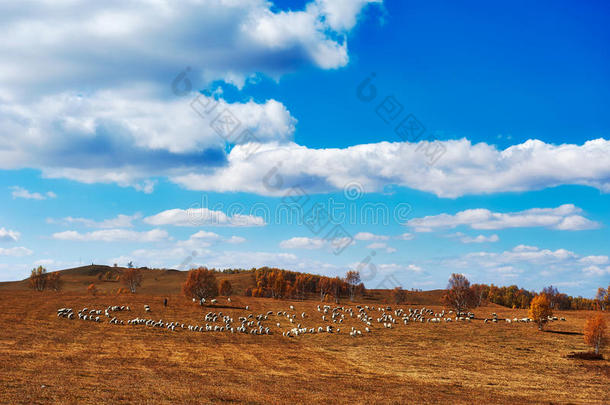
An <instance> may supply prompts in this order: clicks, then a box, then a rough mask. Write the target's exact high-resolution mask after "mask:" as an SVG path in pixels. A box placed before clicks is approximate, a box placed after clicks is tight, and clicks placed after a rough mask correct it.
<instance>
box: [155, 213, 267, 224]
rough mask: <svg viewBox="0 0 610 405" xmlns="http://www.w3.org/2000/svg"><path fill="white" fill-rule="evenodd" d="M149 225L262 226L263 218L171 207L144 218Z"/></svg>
mask: <svg viewBox="0 0 610 405" xmlns="http://www.w3.org/2000/svg"><path fill="white" fill-rule="evenodd" d="M144 222H146V223H147V224H150V225H155V226H162V225H173V226H203V225H208V226H235V227H242V226H243V227H245V226H264V225H266V223H265V220H264V218H262V217H258V216H254V215H244V214H233V215H231V216H228V215H227V214H225V213H224V212H222V211H215V210H210V209H208V208H189V209H186V210H183V209H177V208H176V209H171V210H166V211H163V212H160V213H158V214H156V215H153V216H150V217H146V218H144Z"/></svg>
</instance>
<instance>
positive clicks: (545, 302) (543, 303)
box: [529, 294, 553, 330]
mask: <svg viewBox="0 0 610 405" xmlns="http://www.w3.org/2000/svg"><path fill="white" fill-rule="evenodd" d="M549 316H553V311H552V310H551V302H550V300H549V298H548V297H547V296H546V294H540V295H537V296H536V297H534V299H532V302H531V304H530V310H529V317H530V318H531V319H533V320H534V322H536V323H537V324H538V329H539V330H542V328H543V327H544V325H545V324H546V323H547V321H548V318H549Z"/></svg>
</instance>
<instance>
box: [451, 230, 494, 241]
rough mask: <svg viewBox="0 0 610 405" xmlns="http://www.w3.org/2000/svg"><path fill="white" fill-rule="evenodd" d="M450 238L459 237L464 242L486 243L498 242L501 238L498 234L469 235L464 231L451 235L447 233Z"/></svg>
mask: <svg viewBox="0 0 610 405" xmlns="http://www.w3.org/2000/svg"><path fill="white" fill-rule="evenodd" d="M447 236H448V237H450V238H457V239H459V240H460V242H462V243H486V242H497V241H499V240H500V237H499V236H498V235H496V234H493V235H489V236H485V235H477V236H468V235H465V234H463V233H462V232H456V233H454V234H451V235H447Z"/></svg>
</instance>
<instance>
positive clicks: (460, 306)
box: [441, 273, 476, 312]
mask: <svg viewBox="0 0 610 405" xmlns="http://www.w3.org/2000/svg"><path fill="white" fill-rule="evenodd" d="M441 302H442V303H443V305H445V306H447V307H449V308H453V309H454V310H455V311H456V312H464V311H466V310H467V309H469V308H472V307H474V306H476V297H475V295H474V292H473V291H472V289H471V288H470V281H468V279H467V278H466V276H464V275H463V274H458V273H453V274H452V275H451V277H450V278H449V283H448V284H447V292H446V293H445V294H444V295H443V297H442V298H441Z"/></svg>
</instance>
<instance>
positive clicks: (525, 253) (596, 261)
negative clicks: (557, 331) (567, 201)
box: [444, 245, 610, 284]
mask: <svg viewBox="0 0 610 405" xmlns="http://www.w3.org/2000/svg"><path fill="white" fill-rule="evenodd" d="M608 260H609V259H608V257H607V256H580V255H578V254H577V253H575V252H572V251H569V250H566V249H556V250H550V249H541V248H539V247H537V246H528V245H518V246H515V247H514V248H513V249H511V250H506V251H503V252H500V253H496V252H473V253H468V254H465V255H463V256H462V257H460V258H457V259H449V260H446V261H444V264H447V265H449V266H450V267H453V268H458V269H483V270H484V271H486V272H492V273H494V274H499V275H503V276H510V277H516V276H518V275H520V274H522V273H525V272H526V271H527V274H529V275H532V276H534V278H535V277H538V276H543V277H546V278H552V279H553V280H557V279H558V278H559V277H560V275H562V274H563V275H570V276H572V275H574V274H584V275H585V276H589V277H596V276H602V275H603V274H604V273H605V272H606V271H607V268H605V267H604V266H605V265H607V264H608ZM608 267H610V266H608ZM553 284H555V282H554V281H553Z"/></svg>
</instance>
